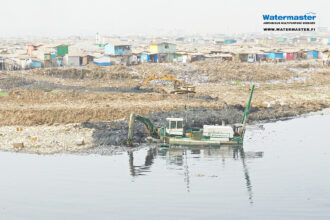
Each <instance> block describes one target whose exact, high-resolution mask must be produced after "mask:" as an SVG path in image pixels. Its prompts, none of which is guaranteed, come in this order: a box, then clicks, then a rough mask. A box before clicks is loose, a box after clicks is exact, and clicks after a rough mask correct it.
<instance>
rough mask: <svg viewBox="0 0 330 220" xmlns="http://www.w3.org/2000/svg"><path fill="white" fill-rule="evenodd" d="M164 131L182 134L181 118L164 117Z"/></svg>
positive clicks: (171, 133)
mask: <svg viewBox="0 0 330 220" xmlns="http://www.w3.org/2000/svg"><path fill="white" fill-rule="evenodd" d="M166 121H167V123H166V132H167V133H168V134H170V135H178V136H183V118H166Z"/></svg>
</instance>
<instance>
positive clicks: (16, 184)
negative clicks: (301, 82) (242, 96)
mask: <svg viewBox="0 0 330 220" xmlns="http://www.w3.org/2000/svg"><path fill="white" fill-rule="evenodd" d="M329 124H330V115H324V116H321V115H315V116H309V117H306V118H297V119H293V120H288V121H281V122H276V123H268V124H264V125H263V127H257V128H250V129H249V130H248V131H247V132H246V138H245V143H244V149H239V148H225V147H221V148H207V149H199V148H185V149H170V150H160V149H154V148H148V147H145V148H142V149H141V150H138V151H135V152H134V153H131V154H129V153H126V152H124V153H121V154H119V155H113V156H99V155H88V156H86V155H53V156H40V155H33V154H16V153H0V171H1V172H0V175H1V181H0V219H220V218H222V219H330V128H329Z"/></svg>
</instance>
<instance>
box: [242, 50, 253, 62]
mask: <svg viewBox="0 0 330 220" xmlns="http://www.w3.org/2000/svg"><path fill="white" fill-rule="evenodd" d="M238 58H239V60H240V61H241V62H249V63H254V62H255V61H256V54H255V53H249V52H241V53H239V54H238Z"/></svg>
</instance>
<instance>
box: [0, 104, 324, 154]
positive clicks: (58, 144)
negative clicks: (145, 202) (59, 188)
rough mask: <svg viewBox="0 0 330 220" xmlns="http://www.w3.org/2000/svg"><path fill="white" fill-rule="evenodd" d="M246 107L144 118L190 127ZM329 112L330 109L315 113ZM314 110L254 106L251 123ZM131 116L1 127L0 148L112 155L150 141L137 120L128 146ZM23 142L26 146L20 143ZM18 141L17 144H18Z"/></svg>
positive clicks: (235, 116)
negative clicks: (169, 120)
mask: <svg viewBox="0 0 330 220" xmlns="http://www.w3.org/2000/svg"><path fill="white" fill-rule="evenodd" d="M243 112H244V106H241V105H233V106H226V107H224V108H222V109H206V108H194V109H190V110H188V111H187V110H181V111H170V112H154V113H150V114H148V115H144V117H147V118H149V119H150V120H151V121H152V123H154V124H155V125H156V126H159V127H161V126H165V121H166V118H167V117H182V118H184V120H185V121H187V125H188V126H191V127H202V126H203V125H204V124H209V125H215V124H221V123H222V120H224V121H225V123H226V124H234V123H239V122H240V120H241V118H242V116H243ZM324 113H325V114H328V113H329V108H327V109H323V110H322V111H318V112H315V113H314V114H324ZM309 114H312V112H310V111H308V110H307V109H303V108H301V109H296V108H295V109H293V108H289V107H283V106H273V107H270V108H258V107H251V109H250V114H249V119H248V125H253V124H263V123H268V122H274V121H280V120H288V119H292V118H296V117H301V116H303V115H309ZM127 134H128V119H122V120H116V121H105V122H83V123H74V124H67V125H61V124H59V125H51V126H48V125H41V126H22V127H19V126H2V127H0V150H1V151H8V152H20V153H36V154H56V153H78V154H100V155H107V154H113V153H114V152H117V151H129V150H134V149H136V147H139V146H143V145H144V144H146V143H147V141H146V137H147V136H148V135H147V131H146V129H145V127H144V125H143V124H142V123H139V122H137V123H135V125H134V135H133V143H134V145H133V147H131V148H128V147H126V140H127ZM18 143H20V144H22V145H23V146H21V145H20V146H17V144H18ZM15 144H16V146H15Z"/></svg>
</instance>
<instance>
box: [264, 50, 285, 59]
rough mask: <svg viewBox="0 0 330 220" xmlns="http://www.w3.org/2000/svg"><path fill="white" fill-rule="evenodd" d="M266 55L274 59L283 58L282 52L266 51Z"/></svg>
mask: <svg viewBox="0 0 330 220" xmlns="http://www.w3.org/2000/svg"><path fill="white" fill-rule="evenodd" d="M266 57H268V58H269V59H271V60H274V59H283V58H284V57H283V53H273V52H272V53H268V54H267V55H266Z"/></svg>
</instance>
